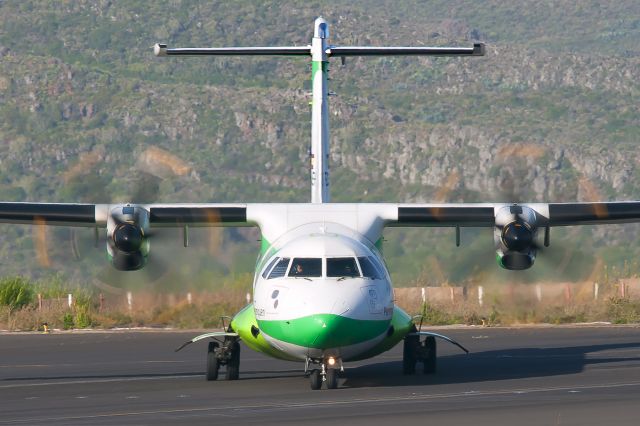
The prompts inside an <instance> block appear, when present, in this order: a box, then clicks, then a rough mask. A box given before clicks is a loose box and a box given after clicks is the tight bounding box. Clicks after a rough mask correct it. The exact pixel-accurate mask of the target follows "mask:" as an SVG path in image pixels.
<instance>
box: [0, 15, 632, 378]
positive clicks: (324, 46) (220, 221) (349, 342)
mask: <svg viewBox="0 0 640 426" xmlns="http://www.w3.org/2000/svg"><path fill="white" fill-rule="evenodd" d="M328 36H329V30H328V25H327V22H326V21H325V20H324V19H322V18H318V19H316V21H315V25H314V35H313V38H312V41H311V45H309V46H295V47H228V48H186V49H183V48H167V46H166V45H163V44H156V45H155V46H154V51H155V54H156V55H157V56H189V55H213V56H216V55H248V56H252V55H285V56H290V55H293V56H308V57H310V58H311V61H312V82H313V102H312V129H311V151H310V161H311V202H310V203H246V204H206V203H205V204H126V205H121V204H118V205H110V204H95V205H93V204H50V203H0V222H5V223H32V224H33V223H38V224H42V223H46V224H49V225H64V226H87V227H93V228H95V229H96V235H97V232H98V229H99V228H103V229H104V228H106V235H107V253H108V255H109V258H110V260H111V263H112V264H113V266H114V267H115V268H117V269H119V270H137V269H140V268H142V267H143V266H144V265H145V263H146V260H147V258H148V256H149V249H150V237H151V235H150V230H151V229H152V228H156V227H180V228H183V229H184V236H185V241H184V245H185V246H187V242H188V238H187V235H188V228H189V227H193V226H206V227H216V226H257V227H258V228H259V229H260V231H261V234H262V245H261V250H260V255H259V257H258V262H257V266H256V271H255V278H254V281H253V293H254V294H253V300H254V302H253V303H252V304H249V305H247V306H246V307H245V308H244V309H242V310H241V311H240V312H238V313H237V314H236V315H235V316H234V317H233V318H232V319H231V321H230V323H229V325H228V327H225V330H224V331H217V332H212V333H206V334H203V335H200V336H197V337H195V338H193V339H192V340H190V341H189V342H187V343H185V345H183V346H182V347H184V346H186V345H187V344H189V343H192V342H196V341H199V340H203V339H209V338H211V339H213V341H211V342H210V343H209V347H208V355H207V370H206V377H207V379H208V380H216V379H217V378H218V372H219V368H220V366H226V378H227V379H229V380H235V379H237V378H238V375H239V364H240V345H239V341H240V340H242V341H243V342H244V343H245V344H246V345H247V346H248V347H250V348H251V349H254V350H256V351H258V352H262V353H265V354H267V355H270V356H272V357H275V358H280V359H285V360H290V361H299V362H304V363H305V367H304V368H305V374H307V375H308V376H309V378H310V384H311V388H312V389H320V388H321V387H322V384H323V383H326V387H327V388H329V389H332V388H336V387H337V385H338V372H339V371H341V370H342V369H343V362H348V361H354V360H361V359H366V358H370V357H374V356H376V355H378V354H380V353H382V352H384V351H387V350H389V349H391V348H392V347H394V346H395V345H396V344H398V343H399V342H400V341H404V352H403V372H404V373H405V374H413V373H415V371H416V365H417V363H422V364H423V368H424V372H425V373H433V372H434V371H435V368H436V344H435V338H436V337H438V338H443V339H445V340H448V341H450V342H452V343H454V344H457V345H458V346H460V347H461V348H462V349H464V348H463V347H462V346H461V345H459V344H458V343H457V342H454V341H452V340H451V339H449V338H447V337H446V336H442V335H440V334H436V333H430V332H424V331H421V330H419V328H418V327H416V326H415V324H414V322H413V320H414V318H412V317H411V316H409V315H408V314H407V313H406V312H404V311H403V310H402V309H401V308H400V307H398V306H395V305H394V300H393V290H392V287H391V279H390V277H389V273H388V271H387V268H386V266H385V263H384V261H383V259H382V255H381V254H380V252H379V250H378V247H379V245H380V243H381V241H382V233H383V231H384V229H385V227H387V226H401V227H412V226H438V227H454V228H455V230H456V244H457V245H459V244H460V227H465V226H466V227H469V226H473V227H493V229H494V243H495V250H496V256H497V261H498V264H499V265H500V266H501V267H503V268H506V269H527V268H529V267H531V266H532V265H533V263H534V260H535V257H536V252H537V249H538V247H539V243H538V242H539V240H540V239H542V240H543V244H544V245H545V246H548V245H549V231H550V228H551V227H552V226H566V225H582V224H603V223H626V222H639V221H640V202H637V201H634V202H602V203H562V204H557V203H556V204H547V203H535V204H527V203H524V204H504V203H500V204H492V203H483V204H465V203H461V204H397V203H393V204H392V203H330V202H329V106H328V94H329V89H328V83H327V81H328V78H327V76H328V74H329V59H330V58H332V57H340V58H341V59H343V60H344V58H346V57H350V56H380V55H431V56H483V55H484V54H485V48H484V45H482V44H474V46H473V47H470V48H464V47H453V48H451V47H341V46H333V45H330V44H328ZM541 230H542V231H543V232H542V233H540V231H541ZM539 234H541V235H539ZM182 347H181V348H179V349H182ZM465 350H466V349H465Z"/></svg>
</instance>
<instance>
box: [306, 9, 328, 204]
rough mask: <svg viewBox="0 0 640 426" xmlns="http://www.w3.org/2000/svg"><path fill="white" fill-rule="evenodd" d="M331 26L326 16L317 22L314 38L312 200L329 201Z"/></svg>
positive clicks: (312, 47)
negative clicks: (329, 47)
mask: <svg viewBox="0 0 640 426" xmlns="http://www.w3.org/2000/svg"><path fill="white" fill-rule="evenodd" d="M328 37H329V26H328V25H327V22H326V21H325V20H324V19H323V18H318V19H316V21H315V24H314V31H313V40H312V42H311V60H312V67H311V69H312V71H311V87H312V88H313V100H312V107H311V152H310V156H311V202H312V203H328V202H329V99H328V94H329V89H328V87H327V74H328V72H329V58H328V56H327V38H328Z"/></svg>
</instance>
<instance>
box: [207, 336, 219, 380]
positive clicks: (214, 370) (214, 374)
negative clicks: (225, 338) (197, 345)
mask: <svg viewBox="0 0 640 426" xmlns="http://www.w3.org/2000/svg"><path fill="white" fill-rule="evenodd" d="M217 348H218V344H217V343H216V342H209V349H208V350H207V372H206V377H207V381H212V380H218V370H220V363H219V362H218V356H217V354H216V349H217Z"/></svg>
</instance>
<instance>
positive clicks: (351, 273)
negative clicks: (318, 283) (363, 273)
mask: <svg viewBox="0 0 640 426" xmlns="http://www.w3.org/2000/svg"><path fill="white" fill-rule="evenodd" d="M359 276H360V271H359V270H358V265H357V264H356V259H355V258H353V257H328V258H327V277H329V278H335V277H349V278H352V277H359Z"/></svg>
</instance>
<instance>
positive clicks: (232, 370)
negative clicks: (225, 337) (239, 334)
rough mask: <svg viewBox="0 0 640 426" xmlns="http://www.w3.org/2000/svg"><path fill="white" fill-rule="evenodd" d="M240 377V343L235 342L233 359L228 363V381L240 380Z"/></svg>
mask: <svg viewBox="0 0 640 426" xmlns="http://www.w3.org/2000/svg"><path fill="white" fill-rule="evenodd" d="M239 376H240V343H239V342H234V343H233V345H232V347H231V358H230V359H229V361H227V374H226V378H227V380H238V377H239Z"/></svg>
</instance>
